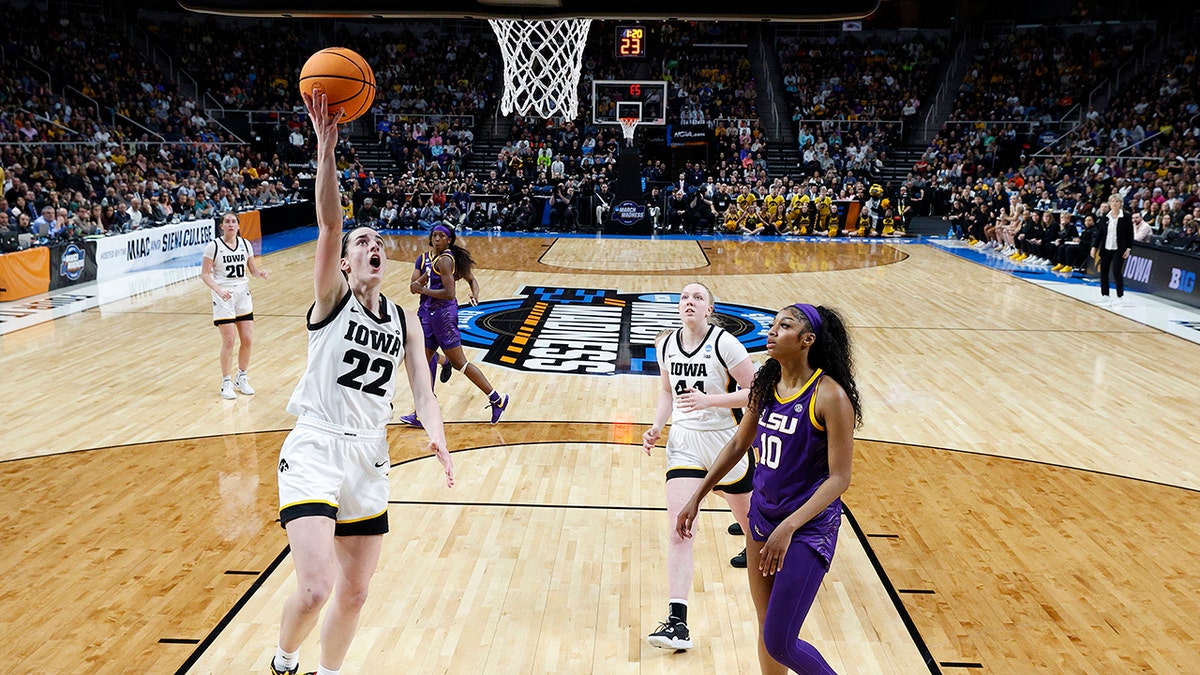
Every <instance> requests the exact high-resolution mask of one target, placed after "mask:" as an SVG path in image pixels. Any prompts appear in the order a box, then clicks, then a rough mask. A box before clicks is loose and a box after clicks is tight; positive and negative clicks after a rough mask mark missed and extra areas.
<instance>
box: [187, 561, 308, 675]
mask: <svg viewBox="0 0 1200 675" xmlns="http://www.w3.org/2000/svg"><path fill="white" fill-rule="evenodd" d="M291 552H292V548H291V547H290V546H284V547H283V551H281V552H280V553H279V555H278V556H276V558H275V560H273V561H271V564H270V565H267V568H266V569H265V570H263V571H262V574H260V575H258V578H257V579H255V580H254V583H252V584H250V588H247V589H246V592H245V593H243V594H242V597H240V598H238V601H237V602H235V603H234V604H233V607H230V608H229V611H228V612H226V613H225V616H223V617H221V620H220V621H218V622H217V625H215V626H213V628H212V630H210V631H209V632H208V635H205V636H204V640H203V641H201V642H200V644H199V646H197V647H196V648H195V649H193V650H192V653H191V654H190V655H188V657H187V660H186V661H184V662H183V665H181V666H179V670H176V671H175V675H184V673H187V671H188V669H189V668H191V667H192V666H194V665H196V661H199V660H200V657H201V656H203V655H204V651H205V650H207V649H208V648H209V647H210V646H211V645H212V643H213V642H215V641H216V639H217V636H218V635H220V634H221V631H223V630H225V627H226V626H228V625H229V624H230V622H232V621H233V617H234V616H237V613H238V612H240V611H241V610H242V607H245V606H246V603H247V602H250V598H252V597H254V593H255V592H257V591H258V589H259V588H260V587H262V585H263V584H264V583H266V581H267V579H268V578H270V576H271V575H272V574H274V573H275V569H276V568H277V567H279V564H280V563H282V562H283V559H284V558H286V557H287V556H288V554H289V553H291Z"/></svg>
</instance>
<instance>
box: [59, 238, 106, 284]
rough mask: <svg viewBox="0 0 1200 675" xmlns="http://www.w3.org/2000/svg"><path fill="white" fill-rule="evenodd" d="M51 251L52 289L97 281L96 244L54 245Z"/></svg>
mask: <svg viewBox="0 0 1200 675" xmlns="http://www.w3.org/2000/svg"><path fill="white" fill-rule="evenodd" d="M48 248H49V249H50V289H51V290H53V289H56V288H65V287H67V286H74V285H75V284H82V283H84V282H87V281H95V280H96V242H95V241H94V240H92V241H78V242H74V241H73V242H69V243H66V244H53V245H51V246H49V247H48Z"/></svg>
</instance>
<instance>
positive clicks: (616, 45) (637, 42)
mask: <svg viewBox="0 0 1200 675" xmlns="http://www.w3.org/2000/svg"><path fill="white" fill-rule="evenodd" d="M616 31H617V33H616V39H614V40H613V54H614V56H616V58H618V59H643V58H646V28H645V27H644V26H617V28H616Z"/></svg>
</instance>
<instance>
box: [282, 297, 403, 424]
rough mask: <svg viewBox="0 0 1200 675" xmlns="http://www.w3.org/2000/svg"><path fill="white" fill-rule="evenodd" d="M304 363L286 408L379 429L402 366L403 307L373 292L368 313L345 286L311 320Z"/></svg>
mask: <svg viewBox="0 0 1200 675" xmlns="http://www.w3.org/2000/svg"><path fill="white" fill-rule="evenodd" d="M312 311H313V308H312V307H309V309H308V366H307V367H306V368H305V370H304V375H303V376H301V377H300V382H299V384H297V385H296V389H295V391H293V392H292V398H291V400H289V401H288V405H287V411H288V412H289V413H291V414H293V415H296V416H297V417H310V418H315V419H317V420H320V421H322V422H325V423H326V424H331V425H334V426H337V427H343V428H347V429H376V430H377V429H382V428H384V426H386V425H387V424H388V422H390V421H391V420H392V396H393V395H394V394H395V391H396V374H397V373H398V371H399V370H400V369H402V368H403V367H404V364H403V361H404V341H405V339H406V338H407V336H408V328H407V327H406V326H405V323H404V312H403V310H401V309H400V308H399V307H397V306H396V305H395V303H393V302H392V301H391V300H388V299H387V298H385V297H384V296H382V295H380V296H379V311H380V316H373V315H371V313H370V312H368V311H367V308H365V307H363V306H362V304H361V303H359V301H358V298H355V297H354V293H352V292H351V291H350V290H347V291H346V295H345V296H344V297H343V298H342V299H341V300H340V301H338V304H337V306H336V307H334V308H333V312H332V313H330V315H329V317H328V318H326V319H325V320H324V321H321V322H320V323H316V324H314V323H312Z"/></svg>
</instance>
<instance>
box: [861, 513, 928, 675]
mask: <svg viewBox="0 0 1200 675" xmlns="http://www.w3.org/2000/svg"><path fill="white" fill-rule="evenodd" d="M842 512H843V513H845V514H846V520H847V521H849V522H850V527H851V528H852V529H853V530H854V536H856V537H858V542H859V544H861V545H862V547H863V550H864V551H866V552H867V559H868V560H870V561H871V566H873V567H874V568H875V574H876V575H877V576H878V577H879V581H880V583H882V584H883V587H884V589H886V590H887V594H888V597H889V598H891V599H892V605H894V606H895V607H896V613H897V614H899V615H900V620H901V621H903V622H904V626H905V627H906V628H908V634H909V635H910V636H911V637H912V641H913V645H915V646H916V648H917V652H918V653H920V654H921V659H922V660H923V661H925V665H926V666H927V667H928V668H929V672H930V673H931V675H942V670H941V668H939V667H938V663H937V660H936V659H934V658H933V654H932V653H930V651H929V645H927V644H925V638H923V637H921V633H920V631H918V630H917V625H916V624H915V623H913V620H912V616H910V615H909V613H908V609H906V608H905V607H904V603H903V602H901V601H900V595H899V594H898V593H897V592H896V586H895V585H894V584H892V580H891V579H890V578H888V575H887V572H886V571H885V570H884V569H883V565H882V564H881V563H880V562H879V557H878V556H876V555H875V550H874V549H872V548H871V542H870V541H868V540H867V535H866V534H865V533H864V532H863V531H862V528H861V527H859V526H858V521H857V520H855V518H854V514H853V513H851V512H850V507H848V506H846V504H845V502H843V503H842Z"/></svg>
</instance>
